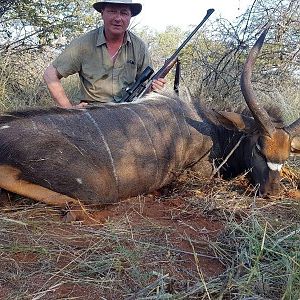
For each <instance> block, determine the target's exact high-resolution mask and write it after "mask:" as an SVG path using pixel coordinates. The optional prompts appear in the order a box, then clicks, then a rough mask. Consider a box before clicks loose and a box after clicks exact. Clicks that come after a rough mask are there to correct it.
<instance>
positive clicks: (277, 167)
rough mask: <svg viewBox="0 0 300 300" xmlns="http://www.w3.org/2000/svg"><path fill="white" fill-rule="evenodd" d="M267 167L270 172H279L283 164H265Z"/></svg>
mask: <svg viewBox="0 0 300 300" xmlns="http://www.w3.org/2000/svg"><path fill="white" fill-rule="evenodd" d="M267 165H268V167H269V169H270V170H272V171H278V172H280V170H281V169H282V166H283V164H275V163H272V162H269V161H268V162H267Z"/></svg>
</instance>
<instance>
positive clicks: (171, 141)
mask: <svg viewBox="0 0 300 300" xmlns="http://www.w3.org/2000/svg"><path fill="white" fill-rule="evenodd" d="M265 34H266V31H265V32H264V33H263V34H262V35H261V37H260V38H259V39H258V41H257V42H256V44H255V45H254V47H253V48H252V50H251V52H250V55H249V57H248V59H247V62H246V64H245V68H244V71H243V74H242V79H241V88H242V92H243V94H244V98H245V100H246V103H247V105H248V107H249V109H250V111H251V113H252V117H249V116H245V115H241V114H238V113H234V112H216V111H212V110H206V109H205V108H203V107H200V106H199V105H194V104H192V103H189V102H187V101H184V100H182V99H180V98H178V97H172V96H166V95H157V94H155V95H153V94H152V95H148V96H146V97H145V98H144V99H142V100H141V101H139V102H133V103H122V104H103V105H102V106H99V107H91V108H88V109H80V110H79V109H78V110H75V109H74V110H66V109H58V108H53V109H45V110H33V111H24V112H22V111H19V112H14V113H10V114H7V115H2V116H1V117H0V187H1V188H4V189H6V190H8V191H11V192H14V193H17V194H20V195H24V196H27V197H30V198H33V199H36V200H38V201H43V202H46V203H49V204H55V205H61V206H64V205H65V204H66V203H67V202H76V201H77V200H81V201H83V202H85V203H93V204H108V203H113V202H116V201H118V200H119V199H122V198H127V197H130V196H136V195H138V194H141V193H147V192H151V191H153V190H156V189H158V188H160V187H162V186H164V185H166V184H167V183H169V182H170V181H171V180H172V179H173V178H174V176H175V175H176V174H177V173H178V172H180V171H181V170H183V169H185V168H187V167H190V166H192V167H194V168H197V169H198V170H200V171H201V172H202V174H203V175H204V176H205V175H207V176H209V175H211V173H212V171H213V163H219V162H221V160H222V159H224V158H225V157H226V156H228V154H229V153H231V152H233V153H232V154H231V155H230V157H229V158H228V161H227V162H226V164H225V165H224V166H223V167H222V169H221V173H223V174H224V175H225V176H228V177H230V176H236V175H237V174H240V173H243V172H244V171H246V170H250V175H251V178H252V180H253V182H254V183H255V184H257V185H259V191H260V193H261V194H262V195H265V194H268V193H276V192H277V191H278V187H279V181H280V169H281V167H282V165H283V164H284V162H285V161H286V160H287V159H288V157H289V155H290V154H291V153H296V154H297V153H299V149H300V141H299V140H300V139H299V136H300V119H298V120H296V121H295V122H293V123H292V124H291V125H289V126H286V127H283V126H278V124H277V123H274V122H272V120H271V118H270V116H269V115H268V113H267V112H266V111H265V110H264V109H263V108H261V107H260V105H259V103H258V101H257V99H256V97H255V94H254V92H253V89H252V86H251V78H250V76H251V72H252V67H253V64H254V61H255V58H256V56H257V54H258V52H259V50H260V48H261V46H262V44H263V40H264V37H265ZM242 137H243V138H242ZM238 142H240V144H239V146H238V147H237V148H236V149H235V151H232V150H233V148H234V147H235V146H236V145H237V143H238Z"/></svg>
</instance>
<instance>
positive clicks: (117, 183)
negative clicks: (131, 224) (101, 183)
mask: <svg viewBox="0 0 300 300" xmlns="http://www.w3.org/2000/svg"><path fill="white" fill-rule="evenodd" d="M84 114H85V115H87V116H88V118H89V119H90V120H91V121H92V123H93V124H94V125H95V127H96V128H97V131H98V132H99V134H100V136H101V138H102V140H103V143H104V146H105V149H106V151H107V153H108V155H109V159H110V163H111V167H112V170H113V174H114V177H115V181H116V186H117V189H118V190H119V179H118V175H117V172H116V168H115V164H114V159H113V157H112V154H111V151H110V148H109V146H108V144H107V141H106V140H105V137H104V135H103V133H102V131H101V129H100V127H99V125H98V124H97V122H96V121H95V120H94V118H93V117H92V116H91V115H90V113H89V112H87V111H86V112H85V113H84Z"/></svg>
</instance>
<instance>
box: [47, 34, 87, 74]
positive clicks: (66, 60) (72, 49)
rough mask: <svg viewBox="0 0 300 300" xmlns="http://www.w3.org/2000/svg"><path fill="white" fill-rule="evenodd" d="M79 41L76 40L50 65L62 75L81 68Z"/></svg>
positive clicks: (76, 71)
mask: <svg viewBox="0 0 300 300" xmlns="http://www.w3.org/2000/svg"><path fill="white" fill-rule="evenodd" d="M80 50H81V47H80V43H78V42H77V41H76V40H75V41H73V42H71V44H70V45H69V46H68V47H67V48H66V49H65V50H64V51H63V52H62V53H61V54H60V55H58V57H57V58H56V59H55V60H54V61H53V63H52V65H53V66H54V68H55V69H56V70H57V71H58V73H59V74H60V75H61V76H63V77H68V76H69V75H72V74H75V73H78V72H79V71H80V69H81V59H80V58H81V55H80V52H81V51H80Z"/></svg>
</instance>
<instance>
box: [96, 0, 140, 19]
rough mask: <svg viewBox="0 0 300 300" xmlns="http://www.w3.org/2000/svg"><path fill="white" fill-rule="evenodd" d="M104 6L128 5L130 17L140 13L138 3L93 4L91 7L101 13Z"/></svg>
mask: <svg viewBox="0 0 300 300" xmlns="http://www.w3.org/2000/svg"><path fill="white" fill-rule="evenodd" d="M106 4H123V5H128V6H129V7H130V10H131V14H132V17H135V16H137V15H138V14H139V13H140V12H141V11H142V4H140V3H124V2H117V1H114V2H96V3H94V4H93V7H94V8H95V9H96V10H97V11H99V12H101V11H102V10H103V8H104V6H105V5H106Z"/></svg>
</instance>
